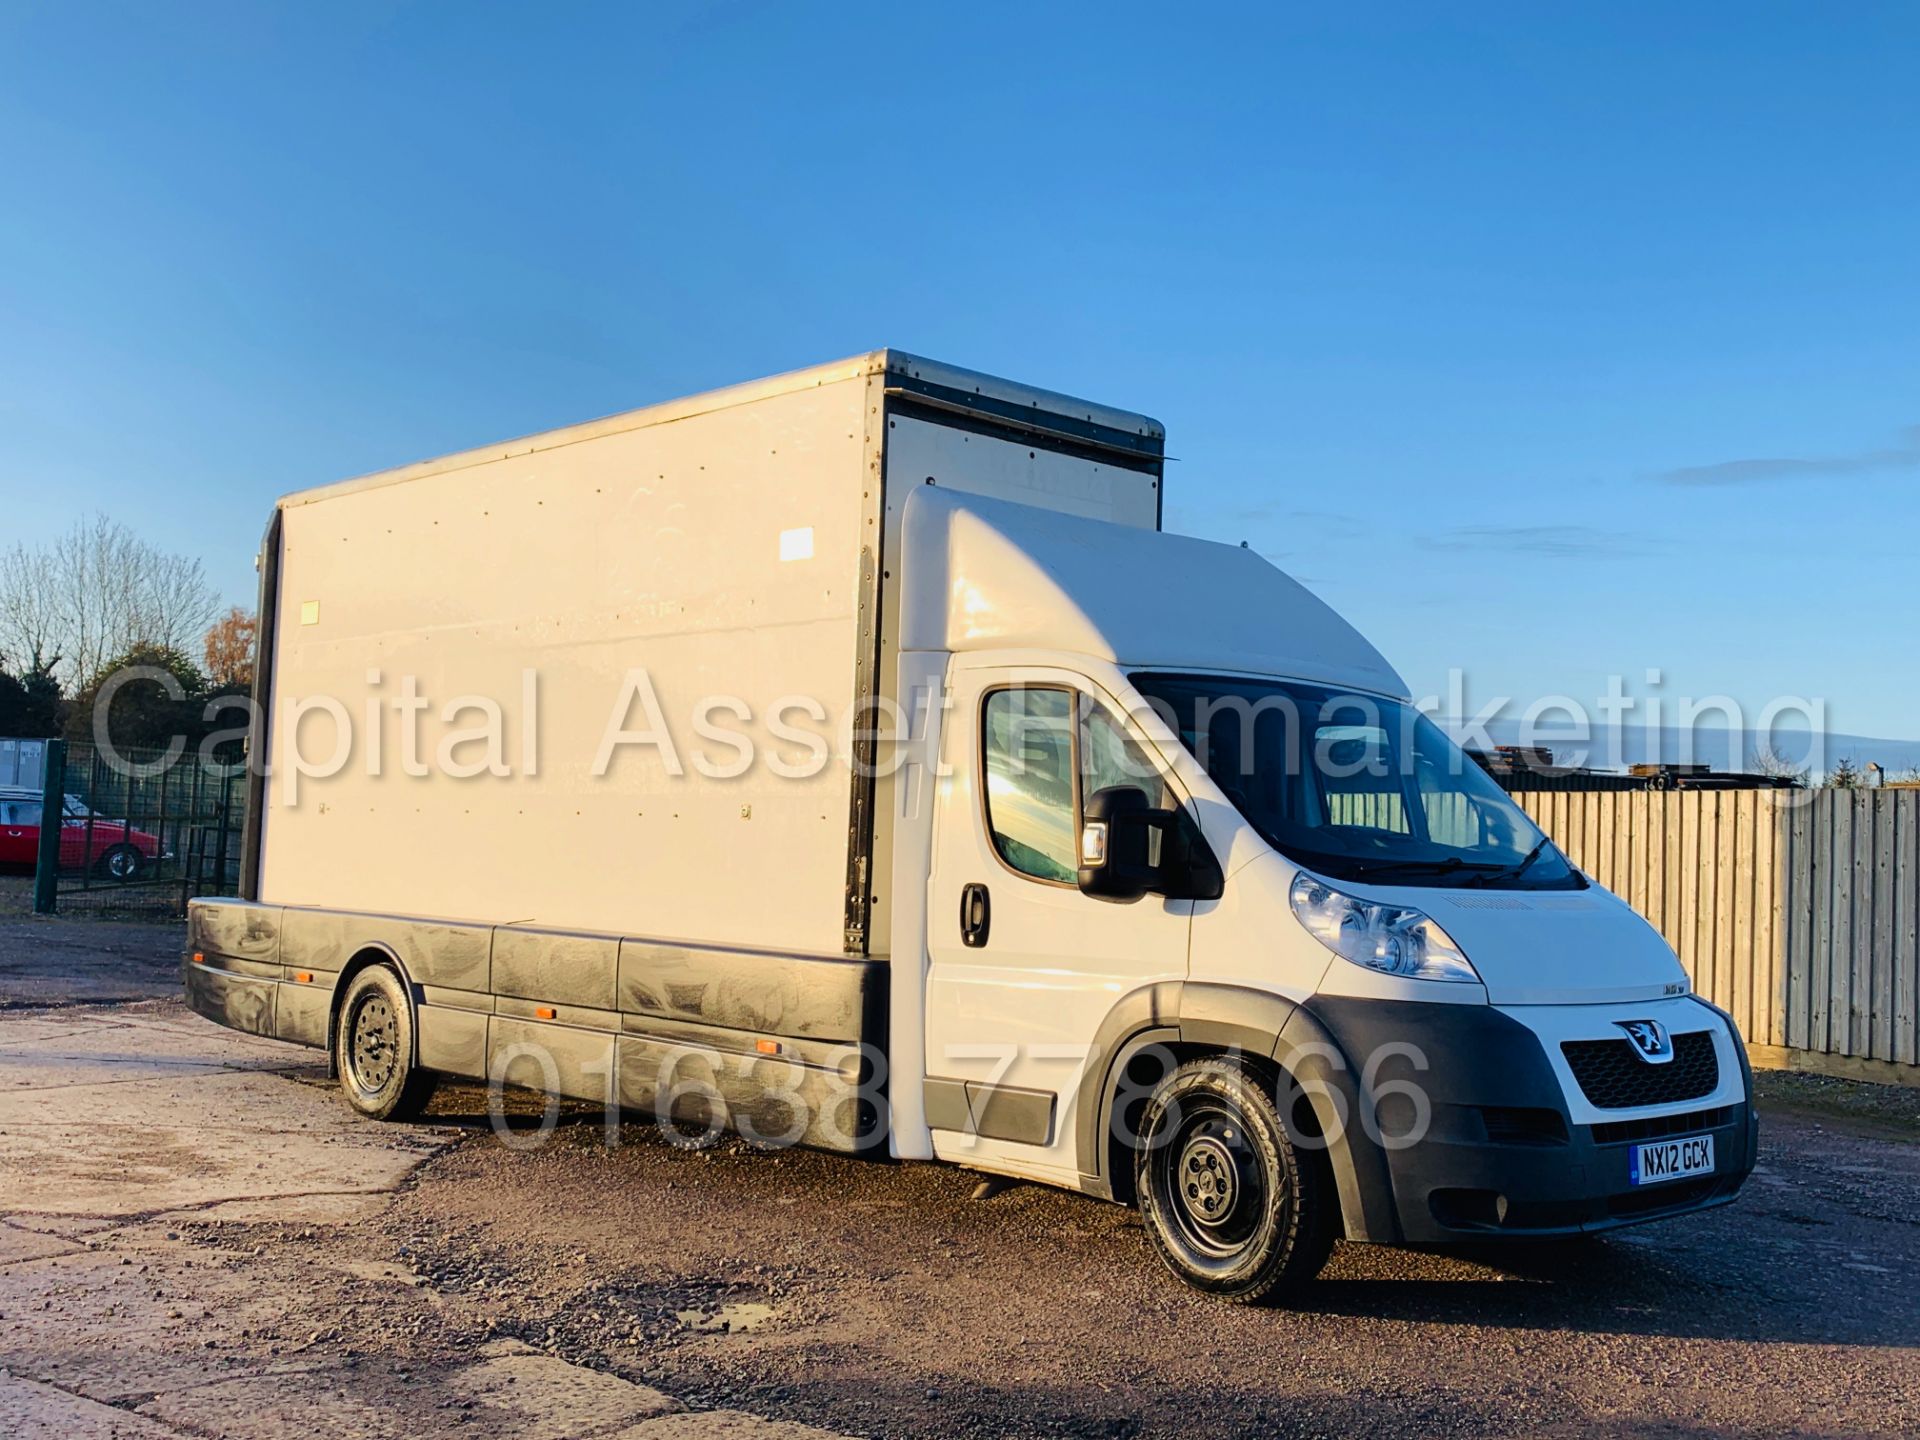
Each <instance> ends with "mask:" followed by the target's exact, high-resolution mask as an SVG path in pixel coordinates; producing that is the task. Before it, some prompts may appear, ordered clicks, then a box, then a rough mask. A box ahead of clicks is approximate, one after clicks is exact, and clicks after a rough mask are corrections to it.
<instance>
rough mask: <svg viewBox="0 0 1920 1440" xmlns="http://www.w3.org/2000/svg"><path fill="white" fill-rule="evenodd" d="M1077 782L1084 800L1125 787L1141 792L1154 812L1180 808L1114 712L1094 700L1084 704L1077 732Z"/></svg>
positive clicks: (1156, 769)
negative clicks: (1110, 788)
mask: <svg viewBox="0 0 1920 1440" xmlns="http://www.w3.org/2000/svg"><path fill="white" fill-rule="evenodd" d="M1080 780H1081V786H1082V790H1081V794H1082V797H1083V798H1084V797H1085V796H1087V795H1091V794H1093V793H1094V792H1095V791H1097V790H1105V789H1107V788H1109V787H1110V786H1114V785H1127V786H1131V787H1132V788H1134V789H1135V790H1139V791H1141V792H1143V793H1144V794H1145V795H1146V797H1147V804H1148V805H1149V806H1150V807H1151V808H1153V809H1155V810H1174V809H1178V808H1179V804H1180V802H1179V801H1178V799H1176V798H1175V796H1174V793H1173V791H1172V789H1171V788H1170V787H1169V786H1168V785H1167V782H1166V781H1165V780H1164V779H1163V778H1162V777H1161V775H1160V767H1159V766H1158V765H1156V764H1154V763H1153V761H1152V760H1150V759H1148V758H1147V752H1146V751H1144V750H1142V749H1141V748H1140V747H1139V745H1137V744H1136V743H1135V742H1134V739H1133V737H1132V736H1131V735H1129V734H1128V733H1127V732H1126V730H1125V729H1124V728H1122V726H1121V724H1120V721H1119V720H1118V719H1117V718H1116V717H1115V716H1114V714H1113V712H1112V711H1110V710H1108V709H1107V707H1106V706H1104V705H1101V704H1099V703H1098V702H1097V701H1094V700H1088V701H1087V702H1086V715H1085V720H1084V722H1083V723H1082V725H1081V728H1080Z"/></svg>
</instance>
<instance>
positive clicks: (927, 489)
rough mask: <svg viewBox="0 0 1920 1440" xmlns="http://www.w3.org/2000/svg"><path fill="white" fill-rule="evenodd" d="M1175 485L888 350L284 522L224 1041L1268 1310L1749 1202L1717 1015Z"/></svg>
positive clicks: (663, 408)
mask: <svg viewBox="0 0 1920 1440" xmlns="http://www.w3.org/2000/svg"><path fill="white" fill-rule="evenodd" d="M1163 475H1164V467H1163V433H1162V430H1161V427H1160V426H1159V425H1158V424H1156V423H1155V422H1153V421H1152V420H1149V419H1147V418H1146V417H1144V416H1142V415H1136V414H1131V413H1128V412H1125V411H1120V410H1115V409H1112V408H1109V407H1107V406H1103V405H1095V404H1090V403H1088V402H1085V401H1081V400H1075V399H1070V398H1068V397H1066V396H1063V395H1057V394H1052V393H1049V392H1046V391H1042V390H1036V389H1031V388H1029V387H1027V386H1024V385H1019V384H1013V383H1010V382H1008V381H1004V380H999V379H995V378H992V377H990V376H986V375H980V374H975V373H973V372H970V371H966V370H961V369H957V368H954V367H951V366H946V365H939V364H935V363H932V362H929V361H926V360H922V359H919V358H917V357H914V356H911V355H906V354H902V353H900V352H898V351H879V352H876V353H874V354H870V355H865V356H861V357H859V358H857V359H854V360H850V361H846V362H843V363H839V364H833V365H826V366H822V367H819V368H816V369H812V370H805V371H800V372H797V373H794V374H790V375H784V376H780V377H778V378H775V379H772V380H767V381H764V382H761V383H758V384H751V385H744V386H739V387H737V388H733V389H728V390H721V391H716V392H714V393H712V394H708V395H702V396H699V397H696V398H693V399H690V400H684V401H678V402H674V403H672V404H667V405H660V406H655V407H652V408H649V409H645V410H639V411H635V412H633V413H630V414H625V415H619V416H615V417H612V418H610V419H606V420H599V421H595V422H592V423H590V424H586V425H581V426H576V427H574V428H571V429H565V430H558V431H553V432H551V433H548V434H544V435H537V436H534V437H531V438H529V439H525V440H519V441H514V442H511V443H508V444H504V445H496V446H491V447H488V448H485V449H481V450H475V451H469V452H467V453H464V454H459V455H454V456H450V457H448V458H446V459H442V460H433V461H428V462H425V463H422V464H417V465H411V466H407V467H405V468H402V469H399V470H394V471H390V472H387V473H384V474H379V475H373V476H369V477H367V478H364V479H360V480H354V481H349V482H346V483H344V484H340V485H335V486H331V487H328V488H324V489H320V490H314V491H309V492H306V493H303V494H298V495H293V496H290V497H289V498H287V499H285V500H283V501H282V502H281V503H280V505H279V506H278V507H277V509H276V511H275V513H274V515H273V518H272V522H271V525H270V527H269V529H268V532H267V535H266V540H265V544H264V547H263V550H262V554H261V578H262V605H261V615H262V630H261V635H262V640H261V652H260V657H259V660H260V663H259V666H258V677H257V682H256V693H255V699H256V702H257V703H256V714H255V716H254V719H253V726H254V728H253V734H252V737H251V742H250V744H251V749H252V754H253V756H254V758H255V760H256V762H260V761H265V762H267V763H265V764H260V763H256V764H255V766H254V770H255V774H254V776H253V780H252V785H251V795H250V801H249V811H250V813H249V816H248V822H249V823H248V828H247V843H246V850H245V857H244V864H243V881H242V886H241V889H242V894H241V896H240V898H236V899H218V900H211V899H210V900H199V901H196V902H194V903H193V905H192V907H191V914H190V920H189V939H188V954H187V958H186V961H185V963H184V965H183V971H184V975H185V981H186V988H187V994H188V996H189V998H190V1000H191V1002H192V1004H193V1005H194V1007H195V1008H196V1009H198V1010H199V1011H200V1012H201V1013H202V1014H205V1015H207V1016H210V1017H212V1018H214V1019H216V1020H219V1021H221V1022H223V1023H225V1024H228V1025H231V1026H234V1027H236V1028H239V1029H243V1030H248V1031H252V1032H255V1033H258V1034H262V1035H269V1036H276V1037H278V1038H280V1039H283V1040H290V1041H295V1042H299V1043H303V1044H307V1045H313V1046H324V1047H326V1048H327V1050H328V1052H329V1055H330V1057H331V1060H332V1063H333V1065H334V1066H335V1067H336V1069H337V1073H338V1075H339V1079H340V1083H341V1085H342V1087H343V1089H344V1091H345V1093H346V1097H347V1099H348V1100H349V1101H350V1102H351V1103H352V1104H353V1105H354V1106H355V1107H357V1108H358V1109H360V1110H361V1111H363V1112H365V1113H367V1114H369V1115H374V1116H382V1117H386V1116H400V1115H403V1114H405V1113H408V1112H409V1111H412V1110H415V1109H417V1108H418V1106H419V1104H420V1103H421V1101H422V1100H423V1099H424V1097H425V1095H426V1093H427V1091H428V1089H429V1088H430V1087H431V1085H432V1083H433V1082H434V1080H435V1078H436V1077H437V1076H440V1075H453V1076H467V1077H474V1078H492V1079H496V1080H504V1081H507V1082H511V1083H515V1084H526V1085H533V1086H538V1087H541V1088H544V1089H546V1090H548V1091H549V1092H552V1093H558V1094H564V1095H570V1096H576V1097H581V1098H586V1099H591V1100H601V1099H604V1100H607V1101H609V1102H610V1103H612V1104H615V1105H618V1106H621V1107H625V1108H628V1109H631V1110H635V1111H640V1112H651V1113H653V1114H655V1115H657V1116H659V1117H660V1118H661V1119H662V1121H663V1123H668V1124H671V1125H674V1126H676V1127H678V1128H680V1129H683V1130H684V1129H686V1128H688V1127H692V1128H694V1129H700V1128H701V1127H711V1128H713V1129H714V1130H716V1131H717V1129H718V1128H720V1127H730V1128H733V1129H736V1130H739V1131H741V1132H742V1133H745V1134H747V1135H749V1136H751V1137H754V1138H756V1139H759V1140H764V1141H767V1142H768V1143H801V1144H807V1145H812V1146H819V1147H824V1148H827V1149H833V1150H840V1151H846V1152H851V1153H855V1154H860V1155H870V1156H873V1157H876V1158H884V1157H892V1158H894V1159H898V1160H945V1161H952V1162H956V1163H959V1164H962V1165H966V1166H971V1167H974V1168H977V1169H980V1170H985V1171H990V1172H995V1173H1000V1174H1006V1175H1013V1176H1021V1177H1026V1178H1029V1179H1033V1180H1039V1181H1044V1182H1047V1183H1050V1184H1056V1185H1062V1186H1067V1187H1070V1188H1073V1189H1077V1190H1080V1191H1083V1192H1085V1193H1087V1194H1089V1195H1094V1196H1098V1197H1101V1198H1104V1199H1110V1200H1114V1201H1119V1202H1122V1203H1128V1204H1134V1205H1137V1206H1139V1208H1140V1209H1141V1211H1142V1213H1143V1216H1144V1218H1145V1220H1146V1222H1147V1223H1146V1230H1147V1233H1148V1235H1149V1236H1150V1238H1151V1241H1152V1244H1153V1246H1154V1248H1155V1250H1156V1252H1157V1253H1158V1254H1159V1255H1160V1257H1161V1258H1162V1260H1163V1261H1164V1262H1165V1263H1166V1264H1167V1265H1168V1266H1169V1267H1170V1268H1171V1269H1172V1270H1173V1271H1174V1272H1175V1273H1176V1274H1178V1275H1179V1276H1181V1277H1182V1278H1183V1279H1185V1280H1186V1281H1188V1282H1189V1283H1191V1284H1193V1285H1196V1286H1198V1287H1201V1288H1203V1289H1206V1290H1209V1291H1213V1292H1215V1293H1218V1294H1221V1295H1225V1296H1228V1297H1232V1298H1236V1299H1258V1298H1262V1297H1266V1296H1271V1295H1276V1294H1280V1293H1283V1292H1285V1291H1286V1290H1287V1289H1289V1288H1291V1287H1294V1286H1297V1285H1299V1284H1300V1283H1302V1282H1304V1281H1306V1280H1308V1279H1310V1278H1311V1277H1312V1276H1313V1274H1314V1273H1315V1272H1316V1271H1317V1270H1318V1269H1319V1268H1320V1266H1321V1264H1322V1262H1323V1261H1324V1259H1325V1257H1326V1255H1327V1252H1328V1249H1329V1247H1330V1246H1331V1244H1332V1242H1333V1240H1334V1239H1335V1238H1338V1237H1345V1238H1347V1239H1349V1240H1356V1241H1377V1242H1389V1243H1432V1242H1440V1241H1448V1240H1465V1239H1485V1238H1487V1237H1495V1236H1542V1235H1565V1234H1572V1233H1579V1232H1584V1231H1595V1230H1602V1229H1606V1228H1609V1227H1612V1226H1617V1225H1623V1224H1628V1223H1632V1222H1635V1221H1642V1220H1649V1219H1653V1218H1657V1217H1662V1216H1669V1215H1674V1214H1678V1213H1681V1212H1686V1211H1692V1210H1698V1209H1702V1208H1705V1207H1709V1206H1713V1205H1718V1204H1722V1203H1724V1202H1726V1201H1728V1200H1730V1199H1731V1198H1732V1197H1733V1195H1734V1194H1735V1192H1736V1191H1737V1190H1738V1189H1739V1187H1740V1185H1741V1183H1742V1181H1743V1180H1744V1179H1745V1177H1746V1175H1747V1174H1748V1172H1749V1171H1750V1170H1751V1169H1752V1167H1753V1162H1754V1151H1755V1143H1756V1129H1755V1121H1754V1115H1753V1104H1752V1084H1751V1076H1750V1072H1749V1070H1748V1067H1747V1062H1746V1058H1745V1052H1744V1050H1743V1047H1742V1045H1741V1041H1740V1037H1739V1036H1738V1034H1737V1033H1736V1032H1735V1029H1734V1026H1733V1024H1732V1023H1731V1021H1730V1020H1729V1018H1728V1017H1727V1016H1726V1015H1725V1014H1724V1013H1722V1012H1721V1011H1719V1010H1717V1009H1715V1008H1714V1007H1712V1006H1711V1005H1708V1004H1706V1003H1704V1002H1703V1001H1701V1000H1700V999H1698V998H1697V997H1695V996H1693V995H1691V994H1690V993H1689V992H1688V985H1687V979H1686V976H1685V974H1684V972H1683V971H1682V970H1681V968H1680V965H1679V963H1678V962H1677V960H1676V959H1675V957H1674V955H1673V952H1672V951H1671V950H1670V949H1669V948H1668V947H1667V946H1666V944H1665V943H1664V942H1663V941H1662V940H1661V939H1660V937H1659V936H1658V935H1657V934H1656V933H1655V932H1654V931H1653V929H1652V928H1651V927H1649V926H1648V925H1647V924H1646V923H1645V922H1644V921H1643V920H1641V919H1640V918H1639V917H1638V916H1637V915H1635V914H1634V913H1633V912H1632V911H1631V910H1629V909H1628V908H1627V907H1626V906H1625V905H1624V904H1623V903H1621V902H1620V901H1619V900H1617V899H1616V898H1614V897H1613V896H1612V895H1610V894H1608V893H1607V892H1606V891H1604V890H1602V889H1601V888H1600V887H1598V886H1597V885H1594V884H1592V883H1591V882H1590V881H1589V880H1587V879H1586V878H1585V877H1584V876H1582V875H1581V874H1580V873H1579V872H1578V871H1576V870H1575V869H1574V868H1573V867H1572V866H1571V865H1570V864H1569V863H1568V862H1567V861H1566V859H1565V858H1564V857H1563V856H1562V855H1561V854H1560V852H1559V851H1558V850H1556V849H1555V848H1554V846H1553V845H1552V843H1551V842H1550V841H1548V840H1547V839H1546V838H1545V837H1544V836H1543V835H1542V834H1541V833H1540V832H1539V830H1538V829H1536V828H1535V826H1534V825H1533V824H1532V823H1531V822H1530V821H1529V820H1528V819H1527V817H1526V816H1525V814H1523V813H1522V812H1521V811H1520V810H1519V809H1518V808H1517V807H1516V806H1515V805H1514V804H1513V803H1512V802H1511V801H1510V800H1509V799H1508V798H1507V797H1506V795H1505V794H1503V793H1502V791H1501V790H1500V789H1499V788H1498V787H1497V786H1496V785H1495V784H1494V783H1493V782H1492V781H1491V780H1490V779H1489V778H1488V777H1487V776H1486V775H1485V774H1484V773H1483V772H1482V771H1481V770H1480V769H1479V768H1478V767H1477V766H1476V765H1474V764H1473V763H1472V762H1471V761H1470V760H1469V759H1467V758H1466V757H1464V756H1463V754H1462V752H1461V751H1460V750H1459V749H1458V748H1457V747H1456V746H1455V745H1454V744H1453V743H1452V742H1451V741H1449V740H1448V739H1447V738H1446V737H1445V736H1444V735H1443V734H1442V733H1441V731H1440V730H1439V729H1437V728H1436V727H1435V726H1434V724H1433V723H1432V722H1431V721H1430V720H1429V719H1427V718H1426V717H1424V716H1423V715H1421V714H1419V713H1417V712H1416V710H1415V709H1414V708H1413V706H1412V705H1411V704H1410V701H1409V695H1408V691H1407V687H1406V685H1405V683H1404V682H1403V681H1402V680H1401V679H1400V677H1399V676H1398V675H1397V674H1396V673H1395V672H1394V670H1393V668H1392V666H1390V665H1389V664H1388V663H1387V662H1386V661H1385V660H1384V659H1383V658H1382V657H1381V656H1380V654H1379V653H1378V652H1377V651H1376V650H1375V649H1374V648H1373V646H1372V645H1370V644H1369V643H1368V642H1367V641H1366V640H1365V639H1364V638H1363V637H1362V636H1361V635H1360V634H1359V633H1358V632H1356V631H1355V630H1354V629H1353V628H1352V627H1351V626H1350V625H1348V624H1347V623H1346V622H1345V621H1344V620H1342V619H1341V618H1340V617H1339V616H1338V615H1336V614H1335V613H1334V612H1333V611H1332V610H1331V609H1329V608H1328V607H1327V606H1326V605H1325V604H1323V603H1322V602H1321V601H1320V600H1318V599H1317V598H1315V597H1314V596H1313V595H1312V594H1310V593H1309V592H1308V591H1307V590H1305V589H1304V588H1302V587H1301V586H1300V585H1298V584H1296V583H1295V582H1294V581H1292V580H1290V579H1288V578H1287V577H1286V576H1285V575H1283V574H1282V573H1280V572H1279V571H1278V570H1276V569H1275V568H1273V567H1272V566H1271V565H1269V564H1268V563H1267V562H1266V561H1264V560H1263V559H1261V558H1260V557H1259V556H1258V555H1256V554H1254V553H1253V552H1251V551H1249V550H1247V549H1245V548H1242V547H1239V546H1230V545H1220V544H1213V543H1209V542H1205V541H1201V540H1194V539H1188V538H1183V537H1178V536H1173V535H1167V534H1164V533H1162V532H1161V530H1160V517H1161V512H1162V498H1163V491H1162V481H1163Z"/></svg>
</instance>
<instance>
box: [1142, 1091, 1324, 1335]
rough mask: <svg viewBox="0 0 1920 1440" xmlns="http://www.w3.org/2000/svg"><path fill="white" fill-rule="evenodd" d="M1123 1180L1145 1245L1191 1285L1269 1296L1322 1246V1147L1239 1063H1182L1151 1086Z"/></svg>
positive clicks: (1295, 1283) (1311, 1264)
mask: <svg viewBox="0 0 1920 1440" xmlns="http://www.w3.org/2000/svg"><path fill="white" fill-rule="evenodd" d="M1134 1184H1135V1193H1136V1194H1137V1195H1138V1196H1139V1202H1140V1213H1141V1218H1142V1219H1144V1220H1145V1222H1146V1230H1147V1238H1148V1241H1149V1243H1150V1244H1151V1245H1152V1246H1153V1250H1154V1253H1155V1254H1156V1255H1158V1256H1159V1257H1160V1260H1161V1262H1162V1263H1163V1264H1165V1265H1166V1267H1167V1268H1168V1269H1169V1270H1171V1271H1173V1273H1174V1274H1175V1275H1177V1276H1179V1277H1180V1278H1181V1279H1182V1280H1184V1281H1186V1282H1187V1284H1189V1285H1191V1286H1193V1287H1194V1288H1195V1289H1197V1290H1204V1291H1207V1292H1208V1293H1210V1294H1214V1295H1219V1296H1221V1297H1223V1298H1225V1299H1228V1300H1235V1301H1239V1302H1241V1303H1243V1304H1255V1303H1259V1302H1262V1301H1268V1300H1273V1299H1278V1298H1281V1297H1283V1296H1285V1295H1286V1294H1288V1293H1290V1292H1293V1291H1297V1290H1299V1289H1300V1288H1301V1287H1302V1286H1304V1285H1306V1284H1307V1282H1309V1281H1310V1280H1312V1279H1313V1277H1314V1276H1316V1275H1318V1274H1319V1273H1320V1267H1321V1266H1323V1265H1324V1264H1326V1261H1327V1256H1328V1254H1329V1253H1330V1252H1331V1251H1332V1249H1333V1240H1334V1230H1335V1225H1336V1212H1335V1206H1336V1205H1337V1204H1338V1200H1337V1198H1336V1196H1335V1194H1334V1189H1333V1176H1332V1171H1331V1168H1330V1167H1329V1165H1328V1163H1327V1159H1326V1154H1325V1152H1324V1151H1323V1150H1320V1149H1317V1148H1315V1149H1310V1148H1306V1147H1304V1146H1303V1145H1302V1144H1300V1143H1299V1137H1298V1136H1297V1135H1295V1134H1293V1133H1290V1132H1289V1130H1288V1127H1287V1125H1286V1123H1285V1121H1284V1120H1283V1119H1282V1117H1281V1113H1280V1109H1279V1107H1278V1106H1277V1105H1276V1104H1275V1102H1274V1086H1273V1083H1272V1080H1271V1078H1270V1077H1269V1076H1268V1075H1267V1074H1266V1073H1264V1072H1262V1071H1261V1070H1259V1069H1257V1068H1255V1067H1254V1066H1252V1065H1250V1064H1248V1063H1246V1062H1245V1061H1242V1060H1240V1059H1236V1058H1231V1057H1227V1056H1212V1057H1209V1058H1207V1059H1204V1060H1193V1061H1189V1062H1188V1063H1187V1064H1185V1065H1182V1066H1181V1067H1180V1068H1179V1069H1177V1070H1175V1071H1174V1072H1173V1073H1172V1074H1171V1075H1169V1076H1167V1078H1166V1079H1165V1080H1163V1081H1162V1082H1161V1083H1160V1086H1159V1088H1158V1089H1156V1090H1155V1091H1154V1093H1153V1096H1152V1098H1151V1099H1150V1100H1149V1101H1148V1102H1147V1108H1146V1113H1145V1114H1144V1115H1143V1116H1142V1117H1141V1127H1140V1148H1139V1150H1138V1151H1137V1152H1136V1156H1135V1171H1134Z"/></svg>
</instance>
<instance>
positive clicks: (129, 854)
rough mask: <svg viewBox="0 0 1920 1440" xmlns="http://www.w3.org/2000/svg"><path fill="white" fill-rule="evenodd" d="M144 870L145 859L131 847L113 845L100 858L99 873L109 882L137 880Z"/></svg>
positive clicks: (145, 865)
mask: <svg viewBox="0 0 1920 1440" xmlns="http://www.w3.org/2000/svg"><path fill="white" fill-rule="evenodd" d="M146 868H147V857H146V856H144V855H142V854H141V853H140V852H139V851H138V850H136V849H134V847H133V846H131V845H115V846H114V847H113V848H112V849H110V850H108V851H107V853H106V854H104V855H102V856H101V857H100V873H101V874H102V875H104V876H106V877H107V878H108V879H109V880H118V881H121V882H122V883H125V882H126V881H129V880H138V879H139V878H140V873H141V872H142V871H143V870H145V869H146Z"/></svg>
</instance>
